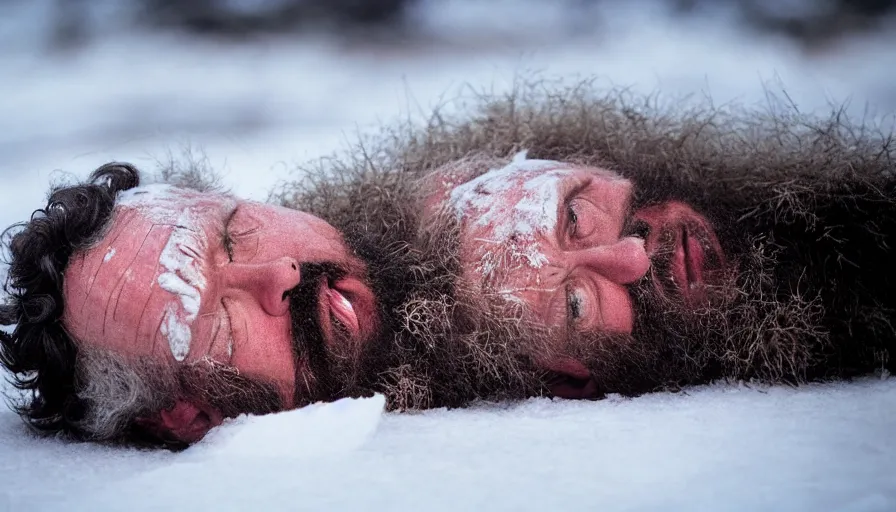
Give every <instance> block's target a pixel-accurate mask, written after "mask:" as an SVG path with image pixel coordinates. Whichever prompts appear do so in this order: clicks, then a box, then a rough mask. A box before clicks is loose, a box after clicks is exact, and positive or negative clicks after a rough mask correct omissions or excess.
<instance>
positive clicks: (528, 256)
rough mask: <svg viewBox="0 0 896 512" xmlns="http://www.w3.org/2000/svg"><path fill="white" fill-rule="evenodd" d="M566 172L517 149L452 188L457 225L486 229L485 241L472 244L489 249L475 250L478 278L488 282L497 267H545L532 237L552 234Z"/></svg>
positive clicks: (563, 166)
mask: <svg viewBox="0 0 896 512" xmlns="http://www.w3.org/2000/svg"><path fill="white" fill-rule="evenodd" d="M572 170H573V169H572V168H571V167H570V166H569V165H568V164H564V163H562V162H557V161H553V160H528V159H526V151H521V152H520V153H517V154H516V155H515V156H514V157H513V159H512V160H511V162H510V163H508V164H507V165H505V166H504V167H500V168H496V169H491V170H489V171H488V172H486V173H485V174H483V175H481V176H479V177H477V178H475V179H473V180H470V181H468V182H466V183H464V184H462V185H459V186H457V187H455V188H454V190H453V191H452V192H451V196H450V198H449V201H450V203H449V204H450V205H451V207H452V208H453V209H454V213H455V215H456V216H457V219H458V221H460V222H461V223H462V224H463V222H462V221H463V220H464V219H466V220H467V221H468V222H467V225H468V226H471V227H479V228H484V227H489V228H490V234H489V238H488V239H477V240H476V242H477V243H480V244H487V245H489V246H492V247H488V248H486V249H485V250H483V251H481V253H482V257H481V259H480V261H479V265H478V271H479V272H480V274H482V275H483V276H484V277H485V278H486V279H488V278H489V277H490V276H491V275H492V274H493V273H494V271H495V270H496V269H498V268H512V267H514V266H520V265H527V266H529V267H530V268H536V269H537V268H541V267H543V266H544V265H546V264H547V263H548V258H547V257H546V256H545V255H544V254H543V253H542V252H541V250H540V248H539V243H538V237H537V236H536V235H537V234H539V233H550V232H553V231H554V230H556V226H557V208H558V204H559V203H560V188H561V185H562V182H563V179H564V178H566V177H567V176H569V174H570V173H571V172H572Z"/></svg>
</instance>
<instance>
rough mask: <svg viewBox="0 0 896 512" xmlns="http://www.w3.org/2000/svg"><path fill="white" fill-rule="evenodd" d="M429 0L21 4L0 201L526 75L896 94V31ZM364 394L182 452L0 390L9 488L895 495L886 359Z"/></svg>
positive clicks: (249, 149) (178, 498)
mask: <svg viewBox="0 0 896 512" xmlns="http://www.w3.org/2000/svg"><path fill="white" fill-rule="evenodd" d="M430 4H431V10H429V11H424V12H423V13H422V14H420V15H421V16H422V17H421V23H423V24H424V25H425V26H427V27H429V30H431V31H433V32H434V33H437V34H439V36H440V38H441V40H442V43H440V44H420V45H417V44H408V45H406V46H404V47H401V46H375V47H362V46H358V45H346V44H344V43H343V42H340V41H337V40H331V39H324V38H313V39H299V40H294V41H291V42H263V43H257V44H252V45H248V46H231V45H225V44H222V43H198V42H185V41H184V40H180V39H177V38H173V37H159V36H153V37H149V36H146V35H141V34H129V33H127V31H123V30H120V29H119V30H118V31H117V32H116V31H115V30H109V31H108V32H109V33H111V34H112V35H111V36H110V37H109V38H108V39H105V40H102V41H100V42H98V43H96V44H95V45H94V46H92V47H90V48H89V49H88V50H87V51H84V52H81V53H74V54H62V55H57V56H55V57H47V56H45V55H43V54H40V53H38V51H37V48H38V44H37V42H36V40H35V38H34V31H33V30H31V29H32V28H33V23H36V22H35V19H36V18H34V12H30V14H29V15H25V16H23V17H22V18H21V19H20V20H19V21H16V19H12V18H10V17H4V18H3V19H0V47H2V50H0V76H2V79H0V114H2V115H0V187H2V188H0V190H2V200H3V205H2V207H0V225H2V226H7V225H9V224H11V223H12V222H15V221H19V220H24V219H27V218H28V216H29V215H30V212H31V211H32V210H33V209H34V208H36V207H38V206H39V205H40V204H41V202H42V200H43V198H44V196H45V194H46V191H47V188H48V184H49V183H50V182H51V181H54V180H59V179H64V177H65V176H64V175H65V173H71V174H73V175H75V176H77V177H84V176H86V174H87V173H88V172H89V171H90V170H92V169H93V168H95V167H96V166H98V165H99V164H101V163H104V162H106V161H108V160H111V159H119V160H128V161H132V162H134V163H136V164H138V165H143V166H147V167H152V166H153V165H154V162H155V161H156V160H158V159H162V160H164V159H166V158H167V154H168V152H173V153H174V154H175V155H178V154H179V153H180V152H181V150H182V148H184V147H192V148H193V149H196V150H202V151H204V153H205V154H206V155H207V157H208V158H209V163H210V164H211V165H213V166H215V167H217V168H219V169H221V170H222V171H224V175H225V176H224V177H225V181H226V183H227V185H229V186H230V187H231V188H232V189H233V190H234V191H235V192H237V193H239V194H241V195H243V196H248V197H252V198H256V199H264V198H265V197H266V194H267V192H268V190H270V188H271V187H272V186H274V184H275V183H276V182H277V181H278V180H281V179H285V178H287V177H288V169H289V167H290V165H291V164H292V163H293V162H296V161H303V160H307V159H311V158H315V157H318V156H321V155H324V154H327V153H329V152H331V151H333V150H335V149H338V148H339V147H340V146H341V145H342V144H343V143H344V141H345V140H346V139H351V138H353V137H355V135H356V134H357V133H371V132H373V131H374V130H375V128H376V126H377V125H378V124H379V123H381V122H386V123H388V122H390V121H392V120H395V119H403V118H406V117H412V118H415V117H417V116H419V115H421V114H424V113H426V112H427V110H428V109H430V108H431V107H432V106H434V105H436V104H439V103H441V102H443V101H445V100H450V99H452V98H454V97H456V96H458V95H459V94H462V93H463V92H464V90H465V88H466V87H472V88H473V89H476V90H492V91H496V92H501V91H506V90H509V89H510V88H512V87H513V86H514V83H515V81H516V80H518V79H519V78H520V77H523V78H525V77H531V76H533V75H538V76H541V77H545V78H549V79H554V78H558V77H562V78H565V79H567V80H575V79H577V78H584V77H591V76H597V77H599V79H600V80H599V83H602V84H605V85H607V86H610V85H618V86H631V87H632V89H633V90H635V91H641V92H653V91H661V92H662V93H663V94H666V95H670V96H683V95H688V94H691V95H695V96H697V97H703V96H706V95H710V96H712V98H713V99H714V101H716V102H717V103H722V102H728V101H738V102H741V103H744V104H756V103H762V102H764V101H765V96H764V88H765V87H767V86H769V85H770V86H771V87H772V88H773V89H780V88H781V87H785V88H786V89H787V91H788V93H789V95H790V97H791V98H793V99H794V100H795V101H796V102H797V103H798V104H799V105H800V106H801V108H803V109H804V110H817V109H824V108H826V107H827V106H828V105H829V103H830V102H834V103H839V102H843V101H849V107H848V110H849V112H850V113H852V114H853V115H855V116H858V117H861V116H864V115H866V114H867V115H871V116H887V115H889V116H891V119H892V114H893V112H896V94H894V91H896V89H894V88H893V85H892V84H893V83H894V75H896V72H894V71H893V70H894V69H896V52H893V51H892V50H891V48H892V46H893V44H894V42H896V41H893V37H885V38H881V37H877V38H868V39H861V40H855V41H852V42H848V43H846V44H845V45H843V46H841V47H839V48H837V49H835V50H833V51H832V52H831V53H829V54H825V55H817V56H813V57H811V58H809V57H808V56H806V55H803V54H801V53H800V52H799V51H798V50H797V49H796V48H795V47H793V46H790V45H788V44H785V43H783V42H781V41H775V40H772V39H757V38H755V37H754V36H749V35H745V34H743V33H739V32H737V31H734V30H732V29H731V28H730V27H726V26H725V25H723V24H715V25H713V24H705V23H698V22H697V21H690V22H681V23H672V22H670V21H669V20H668V19H667V18H665V17H664V16H662V15H661V13H660V12H659V11H658V10H656V9H650V8H645V7H643V4H639V7H637V8H624V7H616V8H615V9H616V10H612V11H607V12H605V13H603V14H604V15H603V18H601V23H600V24H599V25H597V26H590V27H584V28H583V27H582V26H576V25H575V24H570V20H571V19H575V16H572V15H569V13H566V14H564V13H563V12H561V11H557V10H552V11H550V12H548V13H533V12H531V11H527V10H526V9H524V8H521V7H520V6H521V5H525V4H524V3H520V2H516V3H515V2H514V1H513V0H503V1H501V2H497V4H495V5H497V6H496V7H493V8H492V9H491V10H489V11H482V8H481V4H476V3H473V2H469V1H466V2H465V1H464V0H452V1H451V2H430ZM622 4H623V3H622V2H619V3H618V4H616V5H622ZM21 5H24V4H21ZM477 9H478V10H477ZM35 12H36V11H35ZM26 14H28V13H26ZM570 27H572V28H570ZM112 28H114V27H112ZM573 28H574V29H575V30H573ZM2 273H3V269H0V276H2ZM380 405H381V404H380V403H379V402H377V401H375V400H368V401H360V402H344V403H339V404H334V405H329V406H321V407H316V408H313V409H306V410H301V411H293V412H290V413H286V414H283V415H279V416H272V417H264V418H253V419H243V420H239V421H236V422H233V424H231V425H228V426H226V427H224V428H222V429H220V430H219V431H217V432H215V433H214V434H213V435H212V436H210V437H209V438H208V439H207V440H206V441H204V442H203V443H202V444H201V445H199V446H197V447H195V448H193V449H190V450H188V451H186V452H184V453H180V454H171V453H155V452H142V451H134V450H124V449H113V448H107V447H97V446H92V445H83V444H76V445H73V444H68V443H63V442H59V441H56V440H50V439H37V438H34V437H32V436H30V435H29V434H28V433H27V431H26V430H25V429H24V427H23V426H22V424H21V422H20V421H19V420H18V418H17V417H16V416H15V415H14V414H13V413H11V412H8V411H5V410H4V411H3V412H0V511H4V510H33V511H37V510H59V509H61V508H63V507H65V508H66V509H68V510H85V511H88V510H89V511H94V510H189V509H192V510H259V511H260V510H541V511H544V510H570V509H576V510H663V511H666V510H712V511H717V510H782V511H784V510H787V511H790V510H806V511H817V510H838V511H850V512H852V511H856V512H859V511H892V510H896V440H894V432H896V380H894V379H892V378H891V379H888V380H883V381H881V380H865V381H861V382H857V383H850V384H830V385H813V386H806V387H801V388H798V389H790V388H772V389H765V388H763V389H750V388H745V387H726V386H715V387H708V388H698V389H693V390H688V391H687V393H682V394H677V395H670V394H657V395H650V396H645V397H641V398H637V399H633V400H623V399H609V400H604V401H600V402H560V401H557V402H551V401H547V400H531V401H527V402H523V403H520V404H510V405H506V406H483V407H479V408H474V409H470V410H460V411H441V410H438V411H431V412H427V413H425V414H416V415H391V414H387V415H383V414H381V413H380Z"/></svg>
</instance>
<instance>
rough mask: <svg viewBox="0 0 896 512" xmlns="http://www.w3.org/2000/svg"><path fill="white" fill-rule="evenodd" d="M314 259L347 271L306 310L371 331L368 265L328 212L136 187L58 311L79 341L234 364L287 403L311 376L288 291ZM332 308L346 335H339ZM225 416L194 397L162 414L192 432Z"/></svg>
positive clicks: (72, 278) (354, 330)
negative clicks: (323, 216)
mask: <svg viewBox="0 0 896 512" xmlns="http://www.w3.org/2000/svg"><path fill="white" fill-rule="evenodd" d="M310 262H327V263H331V264H335V265H338V266H340V267H341V268H344V269H345V270H346V271H347V274H346V277H344V278H342V279H340V280H339V281H337V282H335V283H329V285H327V284H325V285H324V286H322V287H321V291H320V297H319V298H320V303H319V307H318V308H317V310H314V311H308V312H307V314H309V315H320V320H321V325H323V326H325V327H324V328H323V330H324V338H325V340H326V341H327V342H330V343H334V342H336V341H335V340H337V339H338V340H344V341H342V342H347V343H352V342H356V341H358V340H363V339H367V336H368V335H369V333H370V332H371V331H373V330H375V329H376V322H377V320H376V314H375V311H376V309H375V300H374V297H373V294H372V292H371V291H370V289H369V288H367V286H366V285H365V284H364V272H365V269H364V265H363V264H362V263H361V262H360V261H359V260H358V259H356V258H355V257H354V256H352V254H351V253H350V252H349V250H348V249H347V248H346V246H345V244H344V243H343V239H342V237H341V235H340V234H339V232H338V231H336V229H335V228H333V227H332V226H330V225H329V224H327V223H326V222H324V221H322V220H320V219H319V218H317V217H314V216H312V215H309V214H306V213H302V212H299V211H295V210H290V209H286V208H280V207H276V206H272V205H267V204H261V203H255V202H250V201H242V200H239V199H235V198H233V197H230V196H226V195H219V194H209V193H199V192H193V191H188V190H183V189H175V188H171V187H164V186H150V187H142V188H138V189H133V190H131V191H128V192H126V193H123V194H122V195H121V197H120V200H119V202H118V203H117V205H116V207H115V211H114V214H113V220H112V223H111V226H110V227H109V229H108V230H107V231H106V232H105V233H104V234H103V236H102V239H101V240H99V241H98V242H97V243H95V244H94V245H93V246H92V247H91V248H89V249H87V250H85V251H81V252H80V253H77V254H76V255H75V256H74V257H73V258H72V261H71V264H70V265H69V268H67V270H66V273H65V290H64V296H65V300H66V302H67V304H68V305H69V306H68V307H66V308H65V316H64V319H63V321H64V325H65V327H66V328H67V329H68V331H69V332H70V333H71V335H72V336H73V337H74V338H75V339H76V340H78V342H79V343H81V344H89V345H91V346H92V347H96V348H102V349H108V350H110V351H113V352H115V353H116V354H120V355H123V356H126V357H133V358H138V357H139V358H146V357H149V358H151V359H152V360H154V361H157V362H160V363H162V364H166V365H183V364H190V363H193V362H196V361H200V360H203V359H210V360H212V361H214V362H216V363H220V364H222V365H225V366H230V367H233V368H235V369H236V370H238V371H239V372H240V374H242V375H243V376H245V377H247V378H252V379H257V380H259V381H263V382H267V383H270V384H273V385H274V386H275V387H276V388H277V389H278V390H279V392H280V395H281V399H282V404H283V407H284V408H291V407H294V406H295V403H296V396H295V395H296V392H297V382H301V381H302V379H310V378H313V377H314V376H313V375H309V374H308V372H309V371H310V370H309V369H308V366H307V365H306V364H305V363H306V361H302V360H299V359H298V358H296V356H295V351H294V347H293V346H292V343H293V341H292V339H293V338H292V336H291V333H290V331H291V327H290V325H291V319H290V314H289V301H288V300H287V296H286V293H287V292H288V291H290V290H292V289H293V288H295V287H296V286H297V285H298V284H299V283H300V282H301V279H302V276H301V272H300V266H301V265H302V264H303V263H310ZM334 318H335V319H338V320H340V323H341V324H342V325H343V326H344V327H345V329H346V330H347V331H348V332H349V336H347V337H345V336H343V337H335V336H333V335H332V328H333V319H334ZM185 331H187V332H185ZM173 338H174V339H175V341H177V342H178V343H175V342H172V339H173ZM185 340H187V341H186V342H185ZM185 347H186V348H188V350H186V352H184V349H185ZM178 350H180V351H181V352H183V353H178ZM200 410H202V412H204V413H205V414H204V415H199V414H198V412H199V411H200ZM199 416H202V418H201V419H203V424H199V425H197V424H196V422H197V421H199V419H197V417H199ZM220 421H221V418H220V417H218V415H216V414H215V412H214V411H205V410H203V405H202V404H198V403H195V401H193V400H191V397H179V399H178V402H177V404H176V405H175V407H173V408H172V409H170V410H168V411H163V412H162V414H161V422H162V427H164V428H167V429H168V430H172V431H174V432H175V434H181V435H182V437H186V438H187V439H188V440H191V439H190V438H195V437H196V436H197V435H198V436H199V437H201V435H202V434H204V432H205V431H207V430H208V428H210V426H214V424H217V423H220ZM205 423H209V424H205Z"/></svg>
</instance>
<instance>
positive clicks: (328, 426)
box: [188, 395, 386, 458]
mask: <svg viewBox="0 0 896 512" xmlns="http://www.w3.org/2000/svg"><path fill="white" fill-rule="evenodd" d="M385 406H386V399H385V398H384V397H383V395H375V396H373V397H372V398H359V399H352V398H346V399H343V400H338V401H336V402H333V403H318V404H312V405H309V406H307V407H303V408H301V409H296V410H292V411H286V412H281V413H278V414H268V415H265V416H245V415H244V416H240V417H239V418H236V419H234V420H230V421H228V422H226V423H225V424H224V425H221V426H220V427H218V428H216V429H214V430H212V431H211V432H209V434H208V435H207V436H206V437H205V439H203V441H202V442H201V443H199V444H198V445H196V446H194V447H193V448H192V449H190V450H189V452H188V453H189V454H190V455H191V456H196V457H198V458H205V457H208V456H212V457H216V458H228V457H244V456H251V457H283V456H285V455H288V456H289V457H300V458H303V457H316V456H323V455H335V454H339V453H348V452H352V451H354V450H356V449H358V448H360V447H362V446H364V444H365V443H366V442H367V441H368V440H369V439H370V437H371V436H372V435H373V433H374V432H375V431H376V428H377V426H378V425H379V423H380V418H382V415H383V411H384V408H385Z"/></svg>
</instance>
